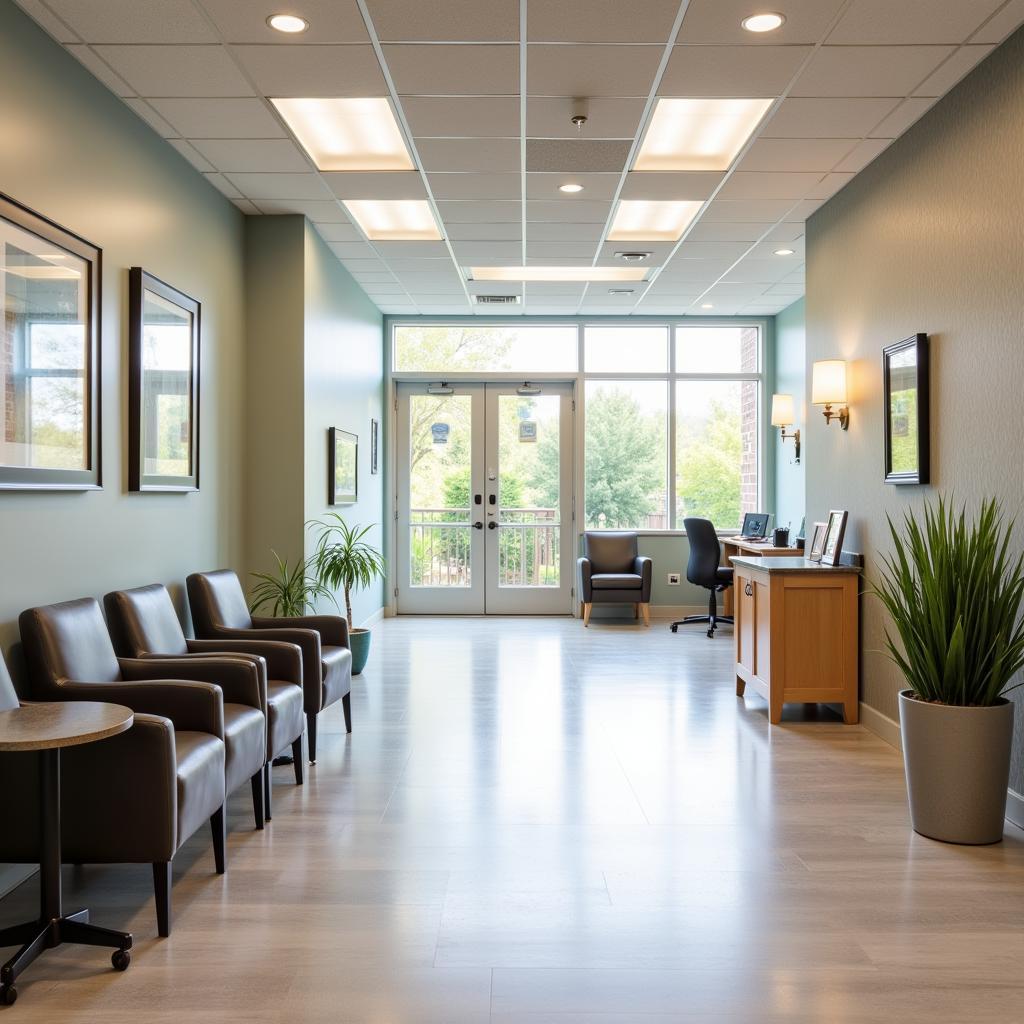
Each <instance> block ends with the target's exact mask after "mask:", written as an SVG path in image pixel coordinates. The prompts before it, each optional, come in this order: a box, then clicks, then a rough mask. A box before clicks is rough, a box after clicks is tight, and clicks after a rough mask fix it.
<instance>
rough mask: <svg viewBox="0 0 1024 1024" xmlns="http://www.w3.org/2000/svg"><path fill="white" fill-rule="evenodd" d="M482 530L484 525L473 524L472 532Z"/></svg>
mask: <svg viewBox="0 0 1024 1024" xmlns="http://www.w3.org/2000/svg"><path fill="white" fill-rule="evenodd" d="M483 528H484V524H483V523H480V522H477V523H474V524H473V529H474V530H482V529H483Z"/></svg>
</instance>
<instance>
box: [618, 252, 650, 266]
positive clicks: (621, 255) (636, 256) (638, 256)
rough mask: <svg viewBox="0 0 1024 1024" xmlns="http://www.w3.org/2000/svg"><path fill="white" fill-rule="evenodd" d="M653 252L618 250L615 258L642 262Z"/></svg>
mask: <svg viewBox="0 0 1024 1024" xmlns="http://www.w3.org/2000/svg"><path fill="white" fill-rule="evenodd" d="M650 255H651V254H650V253H649V252H639V251H637V252H617V253H616V254H615V258H616V259H618V260H622V261H623V262H625V263H642V262H643V261H644V260H645V259H647V257H648V256H650Z"/></svg>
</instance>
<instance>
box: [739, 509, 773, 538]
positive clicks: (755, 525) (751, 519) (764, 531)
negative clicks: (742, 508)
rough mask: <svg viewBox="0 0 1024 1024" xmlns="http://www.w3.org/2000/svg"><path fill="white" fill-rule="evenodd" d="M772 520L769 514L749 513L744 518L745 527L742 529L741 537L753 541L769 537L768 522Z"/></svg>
mask: <svg viewBox="0 0 1024 1024" xmlns="http://www.w3.org/2000/svg"><path fill="white" fill-rule="evenodd" d="M770 518H771V516H770V514H769V513H767V512H747V513H746V514H745V515H744V516H743V526H742V527H740V536H741V537H749V538H750V539H751V540H760V539H761V538H762V537H767V536H768V520H769V519H770Z"/></svg>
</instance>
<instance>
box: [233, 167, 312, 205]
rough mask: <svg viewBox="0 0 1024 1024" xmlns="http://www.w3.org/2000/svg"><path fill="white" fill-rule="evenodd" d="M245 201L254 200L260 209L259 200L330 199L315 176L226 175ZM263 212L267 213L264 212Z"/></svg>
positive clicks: (242, 173) (241, 173) (240, 173)
mask: <svg viewBox="0 0 1024 1024" xmlns="http://www.w3.org/2000/svg"><path fill="white" fill-rule="evenodd" d="M228 177H230V179H231V181H232V182H234V184H235V185H237V186H238V188H239V189H240V190H241V192H242V194H243V195H244V196H245V197H246V198H247V199H254V200H255V201H256V203H257V204H258V205H259V206H260V207H261V208H262V207H263V204H262V203H261V202H260V200H261V199H322V200H326V199H329V198H330V192H329V190H328V189H327V186H326V185H324V183H323V182H322V181H321V180H320V178H318V177H317V175H315V174H312V173H310V174H262V173H259V174H249V173H244V172H238V173H232V174H230V175H228ZM264 212H267V211H266V210H264Z"/></svg>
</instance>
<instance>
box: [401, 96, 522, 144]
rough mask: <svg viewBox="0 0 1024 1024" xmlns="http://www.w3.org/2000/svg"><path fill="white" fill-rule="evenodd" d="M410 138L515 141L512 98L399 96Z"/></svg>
mask: <svg viewBox="0 0 1024 1024" xmlns="http://www.w3.org/2000/svg"><path fill="white" fill-rule="evenodd" d="M401 103H402V110H403V111H404V112H405V117H406V120H407V121H408V122H409V127H410V129H411V130H412V133H413V135H414V136H415V137H416V138H417V139H421V138H514V139H518V138H519V99H518V97H516V96H402V97H401Z"/></svg>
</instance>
